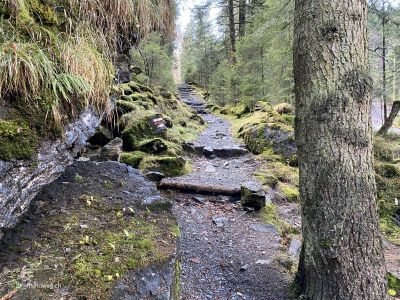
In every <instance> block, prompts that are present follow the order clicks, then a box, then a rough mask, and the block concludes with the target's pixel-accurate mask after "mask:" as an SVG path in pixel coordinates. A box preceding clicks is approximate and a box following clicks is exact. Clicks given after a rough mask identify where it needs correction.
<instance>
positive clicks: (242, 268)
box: [240, 264, 250, 272]
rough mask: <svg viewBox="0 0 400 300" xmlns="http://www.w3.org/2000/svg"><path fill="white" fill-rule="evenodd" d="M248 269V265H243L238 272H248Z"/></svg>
mask: <svg viewBox="0 0 400 300" xmlns="http://www.w3.org/2000/svg"><path fill="white" fill-rule="evenodd" d="M249 268H250V265H249V264H245V265H244V266H241V267H240V271H241V272H244V271H246V270H248V269H249Z"/></svg>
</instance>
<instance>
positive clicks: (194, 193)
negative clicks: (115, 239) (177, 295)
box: [160, 86, 291, 300]
mask: <svg viewBox="0 0 400 300" xmlns="http://www.w3.org/2000/svg"><path fill="white" fill-rule="evenodd" d="M180 94H181V99H182V100H183V101H184V102H186V103H187V104H189V105H191V106H192V107H193V108H195V109H196V110H197V111H198V112H199V113H200V114H202V117H203V118H204V120H205V121H206V122H207V124H208V126H207V129H206V130H205V131H204V132H203V133H202V134H201V135H200V136H199V137H198V139H197V140H196V141H194V142H193V143H192V144H189V145H187V148H188V149H189V150H190V149H192V150H193V151H192V152H193V154H192V157H191V159H192V171H191V173H190V174H189V175H186V176H182V177H177V178H168V179H164V180H163V181H162V183H161V185H160V186H161V187H163V188H164V189H165V191H164V193H166V194H168V197H170V198H173V199H174V200H175V205H174V211H175V213H176V215H177V217H178V221H179V226H180V231H181V239H180V255H181V270H180V292H181V299H188V300H196V299H199V300H207V299H215V300H217V299H218V300H224V299H227V300H228V299H260V300H261V299H270V300H275V299H276V300H278V299H279V300H282V299H286V296H287V290H288V285H289V282H290V280H291V276H290V275H288V273H289V272H288V271H287V269H285V267H284V266H283V265H282V263H281V262H280V260H282V259H281V258H282V256H284V252H283V251H282V250H281V249H283V247H282V246H281V244H282V243H281V242H282V241H281V237H280V235H279V233H278V232H277V229H276V228H275V227H274V226H272V225H268V224H265V223H264V221H263V218H262V217H263V215H262V213H259V214H257V213H249V212H246V211H244V210H243V209H242V208H241V207H240V205H239V203H238V202H237V201H238V200H239V197H238V196H239V195H240V186H241V184H243V183H245V182H247V181H252V182H253V183H255V184H257V182H256V179H255V178H253V176H252V173H253V172H254V170H255V169H256V168H257V166H258V164H257V161H256V160H255V158H254V156H253V155H252V154H250V153H248V152H247V151H246V150H244V148H243V147H244V146H243V145H241V144H239V143H238V142H237V141H235V140H234V138H233V137H232V134H231V130H230V124H229V122H228V121H226V120H224V119H222V118H219V117H217V116H214V115H211V114H208V113H207V112H206V110H205V108H204V103H202V102H201V100H200V99H199V98H198V97H197V96H196V93H195V92H194V91H193V90H192V89H191V88H190V87H188V86H182V87H181V88H180ZM168 189H170V190H168ZM183 192H185V193H183ZM188 192H189V193H188ZM190 192H191V193H190ZM289 267H290V266H289Z"/></svg>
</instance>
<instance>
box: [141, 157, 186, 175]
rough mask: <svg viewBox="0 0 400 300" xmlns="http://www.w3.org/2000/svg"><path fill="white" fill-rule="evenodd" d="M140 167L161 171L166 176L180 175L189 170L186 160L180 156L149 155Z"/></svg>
mask: <svg viewBox="0 0 400 300" xmlns="http://www.w3.org/2000/svg"><path fill="white" fill-rule="evenodd" d="M139 168H140V169H142V170H149V171H157V172H161V173H163V174H164V175H166V176H179V175H183V174H185V173H186V172H187V170H188V166H187V163H186V160H185V159H184V158H183V157H180V156H177V157H176V156H160V157H158V156H147V157H145V158H144V159H143V160H142V161H141V163H140V165H139Z"/></svg>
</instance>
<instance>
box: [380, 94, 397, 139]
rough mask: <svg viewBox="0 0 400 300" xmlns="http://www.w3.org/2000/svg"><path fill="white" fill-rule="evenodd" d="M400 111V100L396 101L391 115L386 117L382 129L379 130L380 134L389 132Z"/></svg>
mask: <svg viewBox="0 0 400 300" xmlns="http://www.w3.org/2000/svg"><path fill="white" fill-rule="evenodd" d="M399 111H400V101H394V102H393V106H392V110H391V111H390V115H389V117H388V118H386V120H385V123H383V125H382V127H381V129H379V130H378V134H379V135H385V134H387V133H388V131H389V129H390V127H392V125H393V122H394V119H396V117H397V115H398V114H399Z"/></svg>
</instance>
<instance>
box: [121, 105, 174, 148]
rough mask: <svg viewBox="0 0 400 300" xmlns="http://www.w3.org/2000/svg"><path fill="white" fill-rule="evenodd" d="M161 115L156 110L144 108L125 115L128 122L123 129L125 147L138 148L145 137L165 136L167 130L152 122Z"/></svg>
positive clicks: (125, 120)
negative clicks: (145, 109)
mask: <svg viewBox="0 0 400 300" xmlns="http://www.w3.org/2000/svg"><path fill="white" fill-rule="evenodd" d="M159 117H161V116H160V115H157V114H155V112H154V111H144V110H141V111H138V112H131V113H130V114H127V115H124V116H123V118H122V119H123V121H124V122H125V123H126V124H124V125H125V126H124V129H123V131H122V139H123V141H124V148H125V149H126V150H128V151H131V150H138V149H139V147H140V142H141V141H143V140H144V139H149V138H153V137H154V138H155V137H160V138H163V137H165V134H166V133H165V130H161V129H159V128H157V126H155V125H154V124H152V119H154V118H159Z"/></svg>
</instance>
